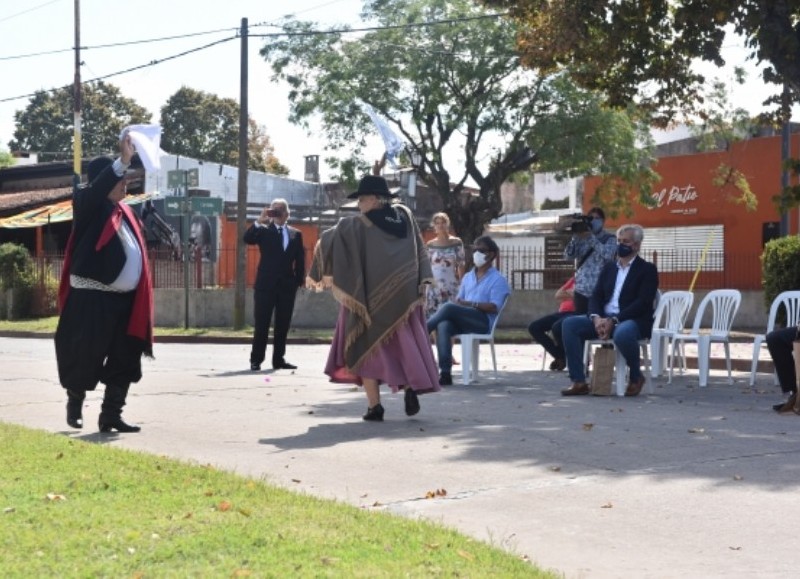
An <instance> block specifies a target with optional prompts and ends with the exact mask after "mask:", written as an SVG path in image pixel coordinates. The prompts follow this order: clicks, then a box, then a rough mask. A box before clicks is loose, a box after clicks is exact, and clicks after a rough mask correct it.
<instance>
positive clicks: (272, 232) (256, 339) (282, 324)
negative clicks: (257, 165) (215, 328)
mask: <svg viewBox="0 0 800 579" xmlns="http://www.w3.org/2000/svg"><path fill="white" fill-rule="evenodd" d="M288 219H289V204H288V203H287V202H286V200H285V199H275V200H274V201H273V202H272V204H271V205H270V206H269V207H264V209H263V210H262V211H261V215H260V216H259V217H258V219H256V220H255V221H254V222H253V224H252V225H251V226H250V227H249V228H248V229H247V231H245V232H244V242H245V243H247V244H248V245H258V249H259V252H260V253H261V259H260V260H259V262H258V273H257V274H256V285H255V292H254V296H255V300H254V301H255V312H254V313H255V315H254V318H255V328H254V332H253V345H252V349H251V351H250V369H251V370H253V371H257V370H260V369H261V363H262V362H263V361H264V357H265V355H266V351H267V340H268V339H269V325H270V322H271V321H272V312H273V310H274V312H275V338H274V340H273V345H272V367H273V368H274V369H275V370H281V369H287V370H294V369H295V368H297V366H295V365H294V364H290V363H289V362H287V361H286V360H285V359H284V355H285V354H286V337H287V336H288V334H289V325H290V324H291V322H292V313H293V312H294V298H295V295H296V294H297V289H298V288H300V287H303V285H304V283H305V275H306V265H305V249H304V248H303V235H302V234H301V233H300V231H299V230H297V229H295V228H294V227H289V226H288V225H286V221H287V220H288Z"/></svg>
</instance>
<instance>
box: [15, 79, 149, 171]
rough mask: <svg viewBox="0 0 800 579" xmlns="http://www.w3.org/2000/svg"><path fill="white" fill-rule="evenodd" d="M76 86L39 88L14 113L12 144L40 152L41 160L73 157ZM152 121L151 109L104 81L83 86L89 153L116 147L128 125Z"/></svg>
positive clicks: (83, 121)
mask: <svg viewBox="0 0 800 579" xmlns="http://www.w3.org/2000/svg"><path fill="white" fill-rule="evenodd" d="M73 102H74V100H73V91H72V87H63V88H59V89H55V90H51V91H44V90H43V91H38V92H37V93H36V94H34V96H33V97H31V99H30V102H29V103H28V106H26V107H25V108H24V109H22V110H19V111H17V112H16V113H14V121H15V122H16V127H15V130H14V138H13V140H11V141H9V143H8V147H9V148H10V149H11V150H12V151H32V152H38V153H39V158H40V160H54V159H69V158H71V156H72V139H73V130H74V113H73V108H74V106H73ZM147 122H150V113H148V112H147V109H145V108H144V107H141V106H139V105H138V104H136V101H134V100H132V99H129V98H126V97H124V96H122V93H121V92H120V90H119V88H117V87H116V86H114V85H112V84H108V83H105V82H103V81H97V82H93V83H87V84H85V85H83V87H82V115H81V126H82V132H81V148H82V150H83V154H84V156H86V157H90V156H94V155H98V154H102V153H108V152H110V151H116V150H117V148H118V142H119V134H120V132H121V131H122V129H123V128H124V127H125V126H126V125H130V124H133V123H147Z"/></svg>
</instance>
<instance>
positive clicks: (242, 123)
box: [233, 18, 248, 330]
mask: <svg viewBox="0 0 800 579" xmlns="http://www.w3.org/2000/svg"><path fill="white" fill-rule="evenodd" d="M241 35H242V43H241V60H240V67H241V70H240V86H239V183H238V185H239V186H238V188H237V196H236V282H235V287H234V295H233V329H235V330H241V329H242V328H244V311H245V303H244V301H245V300H244V296H245V282H246V279H247V247H246V246H245V244H244V241H242V237H243V236H244V230H245V226H246V223H245V222H246V221H247V161H248V158H247V157H248V155H247V129H248V125H247V118H248V111H247V18H242V32H241Z"/></svg>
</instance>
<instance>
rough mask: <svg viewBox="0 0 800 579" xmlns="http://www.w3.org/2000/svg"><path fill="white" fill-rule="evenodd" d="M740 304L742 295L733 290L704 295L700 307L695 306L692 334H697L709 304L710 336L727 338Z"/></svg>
mask: <svg viewBox="0 0 800 579" xmlns="http://www.w3.org/2000/svg"><path fill="white" fill-rule="evenodd" d="M741 302H742V293H741V292H740V291H739V290H735V289H719V290H713V291H710V292H708V294H706V297H704V298H703V301H701V302H700V305H699V306H697V313H696V314H695V316H694V324H693V325H692V334H695V335H697V334H699V333H700V327H701V324H702V323H703V314H704V313H705V310H706V308H707V307H708V305H709V304H711V327H710V334H711V335H712V336H727V335H728V334H729V333H730V331H731V326H732V325H733V319H734V318H735V317H736V312H737V311H738V310H739V304H741Z"/></svg>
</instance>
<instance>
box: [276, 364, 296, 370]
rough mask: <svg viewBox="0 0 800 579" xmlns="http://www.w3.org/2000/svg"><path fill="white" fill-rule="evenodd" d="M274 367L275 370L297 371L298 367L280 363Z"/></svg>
mask: <svg viewBox="0 0 800 579" xmlns="http://www.w3.org/2000/svg"><path fill="white" fill-rule="evenodd" d="M272 367H273V369H275V370H297V366H295V365H294V364H290V363H289V362H278V363H277V364H275V363H273V364H272Z"/></svg>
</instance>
